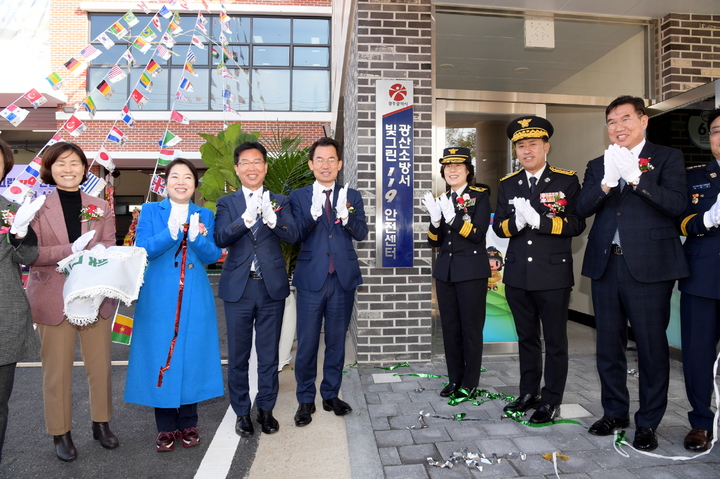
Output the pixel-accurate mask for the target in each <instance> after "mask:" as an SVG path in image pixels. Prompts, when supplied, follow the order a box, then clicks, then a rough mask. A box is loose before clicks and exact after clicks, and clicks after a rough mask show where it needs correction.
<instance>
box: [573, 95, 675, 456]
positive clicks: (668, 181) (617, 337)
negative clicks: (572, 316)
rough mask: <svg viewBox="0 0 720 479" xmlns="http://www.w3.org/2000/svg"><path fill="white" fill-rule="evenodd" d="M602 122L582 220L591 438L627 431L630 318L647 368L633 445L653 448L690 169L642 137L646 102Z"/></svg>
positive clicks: (620, 108) (613, 111)
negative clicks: (596, 404) (597, 414)
mask: <svg viewBox="0 0 720 479" xmlns="http://www.w3.org/2000/svg"><path fill="white" fill-rule="evenodd" d="M605 118H606V125H607V129H608V134H609V136H610V141H611V142H612V143H613V144H612V145H610V147H609V148H608V149H607V150H605V154H604V155H603V156H600V157H598V158H595V159H594V160H592V161H590V162H589V163H588V166H587V170H586V171H585V179H584V181H583V186H582V190H581V191H580V196H579V197H578V202H577V213H578V214H579V215H580V216H582V217H585V218H587V217H590V216H592V215H595V222H594V224H593V227H592V229H591V230H590V234H589V235H588V243H587V247H586V249H585V259H584V261H583V267H582V274H583V276H587V277H589V278H591V279H592V298H593V305H594V308H595V322H596V327H597V368H598V373H599V375H600V382H601V387H602V390H601V394H602V405H603V411H604V414H603V417H602V418H601V419H600V420H598V421H596V422H595V423H594V424H593V425H592V426H591V427H590V429H589V432H590V434H594V435H597V436H606V435H610V434H613V433H614V432H615V431H617V430H619V429H623V428H626V427H628V426H629V425H630V415H629V409H630V398H629V394H628V390H627V358H626V356H625V350H626V347H627V339H628V329H627V322H628V320H630V325H631V326H632V328H633V333H634V335H635V344H636V345H637V350H638V361H639V364H638V368H639V371H640V408H639V409H638V411H637V412H636V413H635V426H636V428H637V429H636V432H635V439H634V440H633V446H634V447H635V448H636V449H639V450H643V451H652V450H653V449H655V448H656V447H657V437H656V434H655V430H656V428H657V426H658V425H659V424H660V420H661V419H662V417H663V414H664V413H665V408H666V407H667V391H668V383H669V380H670V359H669V352H668V342H667V336H666V334H665V330H666V329H667V326H668V323H669V321H670V296H671V294H672V289H673V285H674V284H675V280H677V279H679V278H683V277H685V276H687V275H688V266H687V262H686V261H685V256H684V255H683V254H682V245H681V244H680V237H679V234H678V231H677V229H676V227H675V219H676V218H677V217H679V216H680V215H681V214H682V213H683V211H685V204H686V203H687V198H686V197H687V186H686V182H685V165H684V163H683V155H682V153H681V152H680V151H679V150H676V149H674V148H667V147H664V146H659V145H654V144H652V143H650V142H649V141H646V140H645V130H646V128H647V124H648V117H647V115H645V104H644V102H643V100H642V99H640V98H635V97H631V96H621V97H618V98H616V99H615V100H613V102H612V103H610V105H609V106H608V107H607V109H606V110H605Z"/></svg>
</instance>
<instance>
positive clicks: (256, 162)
mask: <svg viewBox="0 0 720 479" xmlns="http://www.w3.org/2000/svg"><path fill="white" fill-rule="evenodd" d="M264 163H265V162H264V161H262V160H253V161H245V160H241V161H238V166H240V167H241V168H247V167H248V166H250V165H252V166H262V165H263V164H264Z"/></svg>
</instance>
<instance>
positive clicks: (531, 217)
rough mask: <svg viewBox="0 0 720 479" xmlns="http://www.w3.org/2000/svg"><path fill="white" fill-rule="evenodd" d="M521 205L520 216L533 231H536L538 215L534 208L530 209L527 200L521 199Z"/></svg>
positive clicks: (538, 221)
mask: <svg viewBox="0 0 720 479" xmlns="http://www.w3.org/2000/svg"><path fill="white" fill-rule="evenodd" d="M521 204H522V215H523V218H525V221H527V224H528V225H530V226H531V227H532V228H533V229H538V228H539V227H540V213H538V212H537V211H535V208H533V207H532V205H531V204H530V201H528V199H527V198H522V201H521Z"/></svg>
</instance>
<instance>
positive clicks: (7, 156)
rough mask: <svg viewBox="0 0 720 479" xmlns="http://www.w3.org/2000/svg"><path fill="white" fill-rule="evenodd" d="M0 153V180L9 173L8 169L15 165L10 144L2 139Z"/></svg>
mask: <svg viewBox="0 0 720 479" xmlns="http://www.w3.org/2000/svg"><path fill="white" fill-rule="evenodd" d="M0 153H2V156H3V174H2V178H0V181H3V180H4V179H5V177H6V176H7V175H8V173H10V170H12V167H13V166H15V157H14V156H13V152H12V150H11V149H10V146H9V145H8V144H7V143H5V142H4V141H3V140H0Z"/></svg>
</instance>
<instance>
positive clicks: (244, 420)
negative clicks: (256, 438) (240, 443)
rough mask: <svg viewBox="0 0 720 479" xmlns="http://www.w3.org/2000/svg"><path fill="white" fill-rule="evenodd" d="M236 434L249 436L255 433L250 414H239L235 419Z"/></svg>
mask: <svg viewBox="0 0 720 479" xmlns="http://www.w3.org/2000/svg"><path fill="white" fill-rule="evenodd" d="M235 434H237V435H238V436H242V437H248V436H252V435H253V434H255V428H253V425H252V421H251V420H250V416H238V418H237V421H235Z"/></svg>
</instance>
